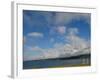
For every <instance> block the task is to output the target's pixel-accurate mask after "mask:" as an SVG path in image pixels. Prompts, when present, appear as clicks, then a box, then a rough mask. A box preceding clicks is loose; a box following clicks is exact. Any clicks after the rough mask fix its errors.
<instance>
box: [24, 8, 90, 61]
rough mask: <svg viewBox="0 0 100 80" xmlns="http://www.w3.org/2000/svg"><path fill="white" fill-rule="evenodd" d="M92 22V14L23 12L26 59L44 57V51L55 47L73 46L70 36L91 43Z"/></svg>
mask: <svg viewBox="0 0 100 80" xmlns="http://www.w3.org/2000/svg"><path fill="white" fill-rule="evenodd" d="M90 20H91V14H90V13H75V12H73V13H71V12H50V11H34V10H23V39H24V44H23V46H24V56H25V59H26V57H29V58H30V56H31V57H32V56H33V57H32V58H34V56H35V55H36V56H38V55H42V54H43V51H44V50H48V49H53V48H55V46H59V45H60V46H64V44H71V41H70V40H71V39H69V38H68V37H70V36H73V37H75V40H81V41H83V42H88V41H90V32H91V31H90V30H91V29H90V28H91V24H90V23H91V21H90ZM81 41H80V42H81ZM76 42H77V41H76ZM41 49H43V51H41ZM26 60H27V59H26Z"/></svg>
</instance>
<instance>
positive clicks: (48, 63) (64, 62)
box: [23, 56, 90, 69]
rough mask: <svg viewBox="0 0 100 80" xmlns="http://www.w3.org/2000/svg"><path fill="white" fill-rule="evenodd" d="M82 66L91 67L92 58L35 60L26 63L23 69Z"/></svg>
mask: <svg viewBox="0 0 100 80" xmlns="http://www.w3.org/2000/svg"><path fill="white" fill-rule="evenodd" d="M82 64H85V65H90V56H87V57H84V58H70V59H67V58H66V59H46V60H33V61H24V62H23V69H34V68H50V67H67V66H73V65H77V66H80V65H82Z"/></svg>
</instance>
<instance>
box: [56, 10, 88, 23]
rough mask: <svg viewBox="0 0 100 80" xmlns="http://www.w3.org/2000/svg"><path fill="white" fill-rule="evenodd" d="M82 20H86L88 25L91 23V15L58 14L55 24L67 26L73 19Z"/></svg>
mask: <svg viewBox="0 0 100 80" xmlns="http://www.w3.org/2000/svg"><path fill="white" fill-rule="evenodd" d="M80 18H84V19H85V20H86V22H87V23H89V21H90V14H89V13H70V12H68V13H60V12H59V13H56V20H55V24H57V25H60V24H67V23H69V22H70V21H71V20H72V19H76V20H79V19H80Z"/></svg>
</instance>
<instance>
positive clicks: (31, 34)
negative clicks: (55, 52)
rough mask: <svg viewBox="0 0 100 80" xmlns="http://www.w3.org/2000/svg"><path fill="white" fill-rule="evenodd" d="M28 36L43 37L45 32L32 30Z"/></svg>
mask: <svg viewBox="0 0 100 80" xmlns="http://www.w3.org/2000/svg"><path fill="white" fill-rule="evenodd" d="M28 36H31V37H43V34H42V33H39V32H32V33H29V34H28Z"/></svg>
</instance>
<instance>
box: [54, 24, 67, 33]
mask: <svg viewBox="0 0 100 80" xmlns="http://www.w3.org/2000/svg"><path fill="white" fill-rule="evenodd" d="M56 30H57V32H58V33H60V34H65V33H66V27H65V26H58V27H56Z"/></svg>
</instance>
